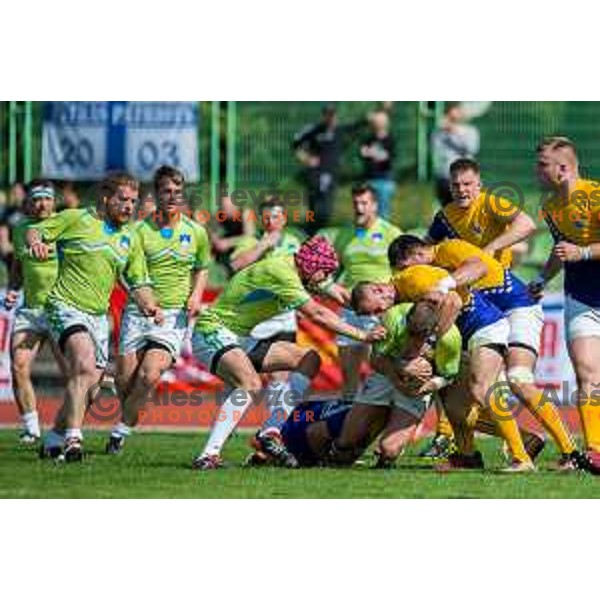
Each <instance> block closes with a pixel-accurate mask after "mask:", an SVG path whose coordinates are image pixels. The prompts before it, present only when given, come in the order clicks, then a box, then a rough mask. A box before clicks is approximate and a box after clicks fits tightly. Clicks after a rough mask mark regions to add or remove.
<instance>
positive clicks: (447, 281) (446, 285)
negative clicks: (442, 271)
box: [436, 275, 457, 294]
mask: <svg viewBox="0 0 600 600" xmlns="http://www.w3.org/2000/svg"><path fill="white" fill-rule="evenodd" d="M456 286H457V284H456V279H454V277H452V275H448V277H444V279H442V280H441V281H440V282H439V283H438V284H437V286H436V289H437V291H438V292H441V293H442V294H447V293H448V292H449V291H450V290H455V289H456Z"/></svg>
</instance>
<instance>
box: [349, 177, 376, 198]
mask: <svg viewBox="0 0 600 600" xmlns="http://www.w3.org/2000/svg"><path fill="white" fill-rule="evenodd" d="M364 194H371V196H373V200H375V202H377V194H375V190H374V189H373V186H371V185H369V184H368V183H365V182H360V183H355V184H354V185H353V186H352V197H353V198H356V197H357V196H362V195H364Z"/></svg>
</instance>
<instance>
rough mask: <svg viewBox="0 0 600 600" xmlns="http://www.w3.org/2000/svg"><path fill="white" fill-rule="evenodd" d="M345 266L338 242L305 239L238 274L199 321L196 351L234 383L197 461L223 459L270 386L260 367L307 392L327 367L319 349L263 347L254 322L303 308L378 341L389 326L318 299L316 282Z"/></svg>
mask: <svg viewBox="0 0 600 600" xmlns="http://www.w3.org/2000/svg"><path fill="white" fill-rule="evenodd" d="M337 268H338V260H337V255H336V253H335V250H334V248H333V247H332V246H331V245H330V244H329V243H328V242H327V240H325V239H324V238H322V237H319V236H317V237H314V238H311V239H309V240H308V241H306V242H304V243H303V244H302V246H301V247H300V248H299V249H298V251H297V252H296V253H295V254H294V255H293V256H287V255H279V254H274V255H273V256H268V257H266V258H264V259H262V260H259V261H258V262H256V263H254V264H252V265H250V266H248V267H246V268H245V269H243V270H242V271H240V272H239V273H237V274H236V275H234V277H233V278H232V279H231V281H230V282H229V284H228V285H227V287H226V288H225V290H224V291H223V293H222V294H221V295H220V296H219V298H218V300H217V301H216V302H215V304H213V305H212V306H211V307H210V308H209V309H207V310H205V311H204V312H203V313H202V314H201V315H200V317H199V318H198V320H197V321H196V325H195V328H194V334H193V338H192V346H193V349H194V354H195V356H196V357H197V358H198V359H199V360H200V361H202V362H203V363H204V364H206V365H207V366H208V367H209V368H210V370H211V372H213V373H215V374H216V375H218V376H219V377H220V378H221V379H223V380H224V381H225V383H226V384H227V385H228V386H229V387H230V388H231V390H232V391H231V393H230V394H229V395H228V396H227V398H226V399H225V402H224V403H223V405H222V406H221V407H220V411H219V414H218V415H217V418H216V420H215V423H214V425H213V429H212V431H211V434H210V436H209V439H208V441H207V443H206V446H205V448H204V450H203V451H202V453H201V454H200V455H198V456H197V457H196V458H195V459H194V462H193V466H194V468H197V469H202V470H207V469H215V468H218V467H220V466H221V465H222V460H221V456H220V455H221V449H222V448H223V446H224V444H225V442H226V441H227V439H228V438H229V436H230V435H231V433H232V432H233V431H234V429H235V428H236V426H237V424H238V423H239V421H240V420H241V418H242V417H243V415H244V413H245V412H246V410H247V409H248V408H249V406H250V405H251V403H252V395H255V396H256V395H257V394H258V393H259V392H260V390H261V387H262V384H261V380H260V377H259V375H258V373H261V372H265V373H269V372H273V371H291V374H290V387H291V388H292V390H294V393H295V394H297V395H298V397H300V398H302V397H303V396H304V395H305V394H306V392H307V390H308V388H309V385H310V381H311V379H312V377H314V376H315V375H316V373H317V372H318V370H319V367H320V358H319V355H318V353H317V352H316V351H314V350H309V349H307V348H301V347H300V346H298V345H296V344H294V343H291V342H275V343H273V344H272V345H270V346H269V347H268V348H265V347H262V348H260V353H257V352H253V351H254V350H257V349H258V348H257V342H256V340H254V339H253V338H252V337H250V334H251V332H252V330H253V329H254V327H256V325H258V324H259V323H261V322H264V321H266V320H267V319H270V318H272V317H274V316H275V315H277V314H280V313H282V312H284V311H286V310H298V311H299V313H300V314H302V315H303V316H305V317H307V318H308V319H311V320H312V321H314V322H315V323H317V324H318V325H320V326H322V327H324V328H326V329H329V330H330V331H333V332H335V333H339V334H343V335H346V336H348V337H351V338H354V339H357V340H360V341H361V342H364V343H371V342H374V341H376V340H378V339H381V338H382V337H383V335H385V330H384V329H383V328H375V329H374V330H373V331H370V332H366V331H364V330H362V329H359V328H357V327H354V326H353V325H349V324H346V323H344V322H343V321H342V320H341V319H340V318H339V317H338V316H337V315H336V314H335V313H334V312H332V311H331V310H329V309H328V308H326V307H325V306H323V305H321V304H319V303H318V302H317V301H316V300H314V299H313V298H311V296H310V294H309V292H308V291H307V290H312V289H315V288H316V287H317V286H318V285H319V284H321V283H322V282H323V281H324V280H325V279H327V277H329V276H330V275H332V274H333V273H335V271H336V270H337Z"/></svg>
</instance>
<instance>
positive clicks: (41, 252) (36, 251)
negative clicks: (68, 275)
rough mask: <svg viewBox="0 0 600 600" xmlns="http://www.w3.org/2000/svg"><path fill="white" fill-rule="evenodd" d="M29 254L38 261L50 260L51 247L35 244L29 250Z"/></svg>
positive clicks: (40, 243)
mask: <svg viewBox="0 0 600 600" xmlns="http://www.w3.org/2000/svg"><path fill="white" fill-rule="evenodd" d="M29 253H30V254H31V256H33V258H37V260H48V256H49V255H50V246H49V245H48V244H44V242H41V241H39V242H34V243H33V244H31V246H30V248H29Z"/></svg>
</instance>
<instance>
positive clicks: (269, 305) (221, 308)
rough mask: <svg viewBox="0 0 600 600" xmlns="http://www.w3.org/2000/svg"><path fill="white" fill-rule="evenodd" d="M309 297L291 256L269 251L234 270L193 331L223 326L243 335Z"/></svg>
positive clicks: (212, 329)
mask: <svg viewBox="0 0 600 600" xmlns="http://www.w3.org/2000/svg"><path fill="white" fill-rule="evenodd" d="M309 300H310V294H309V293H308V292H307V291H306V290H305V289H304V286H303V285H302V282H301V281H300V277H299V275H298V273H297V271H296V268H295V266H294V260H293V256H292V255H284V254H273V255H270V256H267V257H266V258H263V259H262V260H259V261H257V262H255V263H253V264H251V265H249V266H248V267H246V268H245V269H242V270H241V271H239V272H238V273H236V274H235V275H234V276H233V277H232V278H231V280H230V281H229V284H228V285H227V287H226V288H225V289H224V290H223V292H222V293H221V295H220V296H219V298H218V299H217V301H216V302H215V303H214V304H213V305H212V306H211V307H210V308H209V309H207V310H205V311H203V312H202V313H201V314H200V316H199V317H198V320H197V321H196V326H195V330H196V331H198V332H200V333H203V334H206V333H210V332H212V331H215V330H216V329H219V328H221V327H227V328H228V329H230V330H231V331H233V332H234V333H236V334H237V335H241V336H246V335H249V334H250V332H251V331H252V329H254V327H256V325H258V324H259V323H262V322H263V321H266V320H267V319H270V318H272V317H274V316H275V315H278V314H280V313H282V312H285V311H287V310H294V309H296V308H298V307H300V306H302V305H303V304H305V303H306V302H308V301H309Z"/></svg>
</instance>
